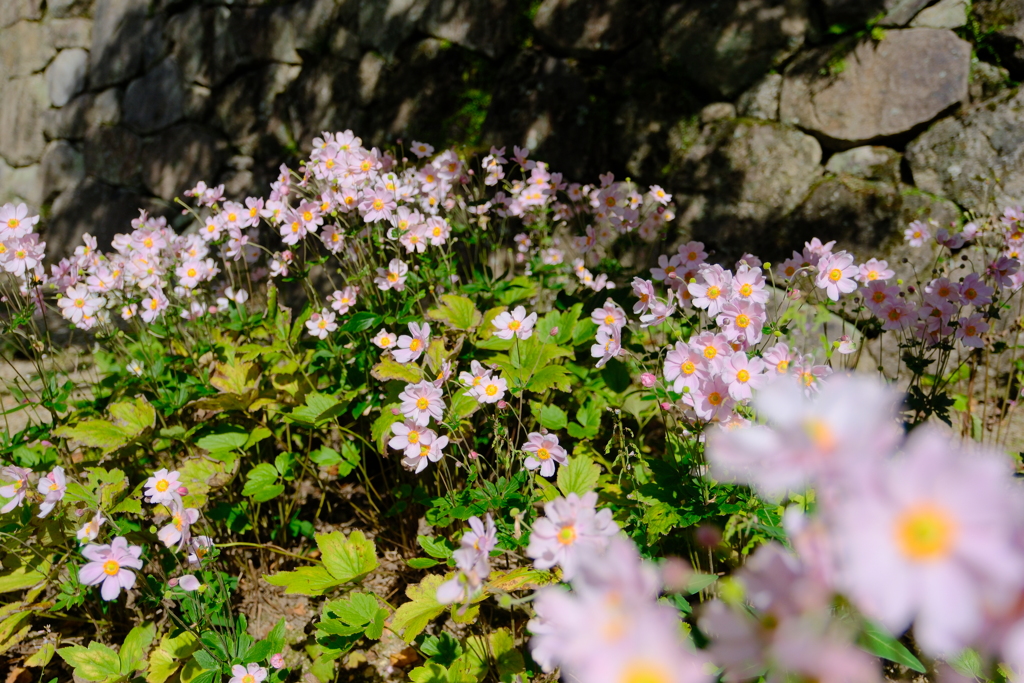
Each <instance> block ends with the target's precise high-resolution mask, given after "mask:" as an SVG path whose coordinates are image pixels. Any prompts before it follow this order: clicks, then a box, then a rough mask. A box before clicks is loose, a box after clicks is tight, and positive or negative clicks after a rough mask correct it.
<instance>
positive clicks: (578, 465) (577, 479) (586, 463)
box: [557, 456, 601, 496]
mask: <svg viewBox="0 0 1024 683" xmlns="http://www.w3.org/2000/svg"><path fill="white" fill-rule="evenodd" d="M600 476H601V468H600V467H598V466H597V465H596V464H595V463H594V462H592V461H591V460H589V459H587V458H584V457H582V456H576V457H575V458H569V464H568V465H567V466H565V467H560V468H558V479H557V482H558V490H559V491H561V492H562V495H563V496H568V495H569V494H570V493H575V494H576V495H578V496H582V495H583V494H585V493H588V492H590V491H593V490H594V487H595V486H597V480H598V478H599V477H600Z"/></svg>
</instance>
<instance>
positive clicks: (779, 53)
mask: <svg viewBox="0 0 1024 683" xmlns="http://www.w3.org/2000/svg"><path fill="white" fill-rule="evenodd" d="M808 25H809V20H808V7H807V0H715V1H714V2H677V3H675V4H673V5H671V6H669V8H668V9H667V10H666V12H665V15H664V17H663V18H662V21H661V23H660V28H659V34H660V36H661V38H660V43H659V45H660V48H661V52H662V54H663V55H665V57H666V58H667V59H668V60H669V62H670V64H672V65H673V66H674V67H675V68H678V69H680V70H681V71H682V72H683V73H684V74H685V75H686V77H687V78H689V79H690V80H692V81H694V82H696V83H698V84H699V85H701V86H702V87H704V88H707V89H708V90H711V91H713V92H716V93H718V94H719V95H721V96H723V97H726V98H732V97H734V96H735V95H738V94H739V93H740V92H742V91H743V90H745V89H746V88H747V87H748V86H750V85H751V84H753V83H754V82H755V81H756V80H757V79H758V78H760V77H761V76H762V75H764V73H765V72H767V71H768V70H769V69H771V68H772V67H774V66H777V65H778V64H780V63H781V62H782V61H784V60H785V59H787V58H789V57H790V56H791V55H793V54H794V53H795V52H796V51H797V50H798V49H799V48H800V46H801V45H803V42H804V36H805V34H806V32H807V29H808Z"/></svg>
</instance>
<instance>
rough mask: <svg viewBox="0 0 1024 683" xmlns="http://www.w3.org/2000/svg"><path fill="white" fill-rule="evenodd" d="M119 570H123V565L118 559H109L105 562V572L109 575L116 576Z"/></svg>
mask: <svg viewBox="0 0 1024 683" xmlns="http://www.w3.org/2000/svg"><path fill="white" fill-rule="evenodd" d="M119 571H121V565H120V564H118V562H117V560H107V561H106V562H104V563H103V573H104V574H106V575H107V576H114V575H115V574H117V573H118V572H119Z"/></svg>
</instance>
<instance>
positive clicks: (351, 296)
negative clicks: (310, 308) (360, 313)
mask: <svg viewBox="0 0 1024 683" xmlns="http://www.w3.org/2000/svg"><path fill="white" fill-rule="evenodd" d="M358 293H359V288H358V287H345V288H344V289H342V290H340V291H335V292H334V293H333V294H331V295H330V296H329V297H327V301H328V302H329V303H330V304H331V308H333V309H334V310H335V311H337V313H338V315H345V314H346V313H348V311H349V309H350V308H352V307H353V306H355V305H356V296H357V295H358Z"/></svg>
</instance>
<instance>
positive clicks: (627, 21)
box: [434, 0, 648, 56]
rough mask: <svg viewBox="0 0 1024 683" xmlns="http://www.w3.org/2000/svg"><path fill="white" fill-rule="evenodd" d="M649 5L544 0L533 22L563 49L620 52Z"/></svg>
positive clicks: (637, 32)
mask: <svg viewBox="0 0 1024 683" xmlns="http://www.w3.org/2000/svg"><path fill="white" fill-rule="evenodd" d="M434 4H435V5H436V4H438V2H437V0H435V2H434ZM446 4H448V5H455V4H456V3H455V2H454V0H446ZM647 7H648V6H647V5H641V4H638V3H635V2H632V0H544V2H542V3H541V4H540V7H539V8H538V9H537V14H536V15H534V18H533V26H534V28H536V29H537V31H538V32H539V33H540V35H541V37H542V38H543V39H544V40H545V41H546V42H547V43H550V44H551V45H554V46H555V47H557V48H558V49H559V50H561V51H563V52H571V53H587V52H621V51H622V50H625V49H626V48H628V47H629V46H630V45H632V44H633V43H635V42H637V41H638V40H639V39H640V37H641V36H642V35H643V30H644V19H646V17H644V16H642V15H643V14H645V13H646V10H647ZM638 15H640V16H638ZM503 23H505V24H506V25H510V24H511V22H503ZM435 35H437V34H435ZM439 37H441V38H444V37H446V36H439ZM492 56H493V55H492Z"/></svg>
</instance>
